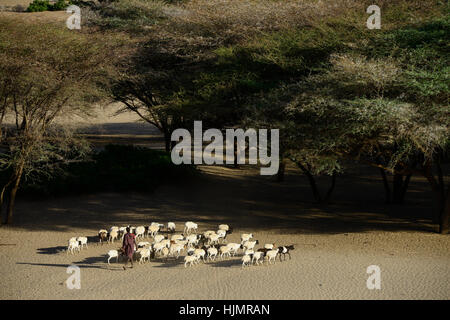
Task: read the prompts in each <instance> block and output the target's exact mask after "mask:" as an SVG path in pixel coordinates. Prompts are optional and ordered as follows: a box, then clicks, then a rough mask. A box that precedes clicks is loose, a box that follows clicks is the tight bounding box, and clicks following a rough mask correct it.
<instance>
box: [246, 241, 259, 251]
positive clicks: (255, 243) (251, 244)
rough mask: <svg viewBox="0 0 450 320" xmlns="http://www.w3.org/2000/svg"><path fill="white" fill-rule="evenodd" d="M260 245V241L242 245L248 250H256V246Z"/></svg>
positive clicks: (247, 242)
mask: <svg viewBox="0 0 450 320" xmlns="http://www.w3.org/2000/svg"><path fill="white" fill-rule="evenodd" d="M258 243H259V241H258V240H255V241H245V242H244V244H243V245H242V246H243V247H244V248H246V249H253V248H255V246H256V245H257V244H258Z"/></svg>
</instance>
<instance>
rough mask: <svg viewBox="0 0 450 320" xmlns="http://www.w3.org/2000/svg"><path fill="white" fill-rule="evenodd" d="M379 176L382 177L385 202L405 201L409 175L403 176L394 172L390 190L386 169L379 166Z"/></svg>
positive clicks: (398, 202) (401, 202)
mask: <svg viewBox="0 0 450 320" xmlns="http://www.w3.org/2000/svg"><path fill="white" fill-rule="evenodd" d="M380 173H381V177H382V178H383V185H384V190H385V194H386V203H393V204H403V203H404V201H405V195H406V190H407V189H408V185H409V181H410V180H411V175H410V174H409V175H407V176H405V178H404V179H403V175H402V174H399V173H394V177H393V179H392V191H391V188H390V186H389V180H388V178H387V175H386V171H385V170H384V169H381V168H380Z"/></svg>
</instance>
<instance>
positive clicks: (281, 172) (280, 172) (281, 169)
mask: <svg viewBox="0 0 450 320" xmlns="http://www.w3.org/2000/svg"><path fill="white" fill-rule="evenodd" d="M285 169H286V161H285V160H284V159H282V160H281V161H280V167H279V168H278V172H277V181H278V182H282V181H284V171H285Z"/></svg>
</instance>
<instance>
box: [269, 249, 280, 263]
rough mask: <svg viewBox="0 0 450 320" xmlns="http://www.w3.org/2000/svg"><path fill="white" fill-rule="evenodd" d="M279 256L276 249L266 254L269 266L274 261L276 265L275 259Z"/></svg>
mask: <svg viewBox="0 0 450 320" xmlns="http://www.w3.org/2000/svg"><path fill="white" fill-rule="evenodd" d="M277 255H278V249H274V250H269V251H267V253H266V257H267V259H268V260H267V264H269V263H270V261H273V263H275V259H276V257H277Z"/></svg>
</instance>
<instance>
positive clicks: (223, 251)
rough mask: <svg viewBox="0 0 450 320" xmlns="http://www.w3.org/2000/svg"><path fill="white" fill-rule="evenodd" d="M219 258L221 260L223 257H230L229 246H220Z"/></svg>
mask: <svg viewBox="0 0 450 320" xmlns="http://www.w3.org/2000/svg"><path fill="white" fill-rule="evenodd" d="M219 252H220V258H221V259H223V257H224V256H228V257H231V252H230V247H229V246H221V247H220V248H219Z"/></svg>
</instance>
